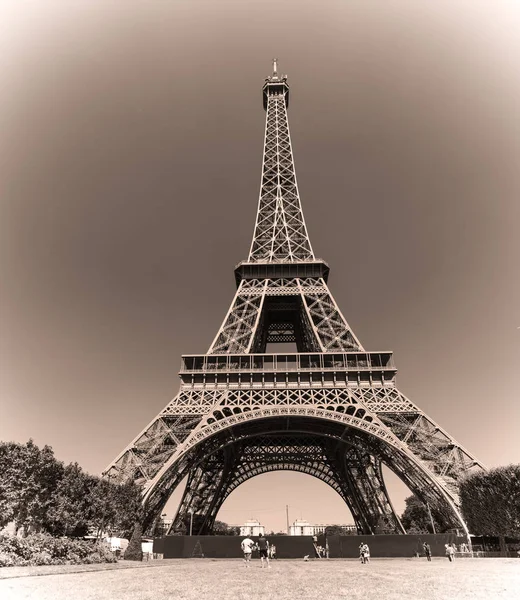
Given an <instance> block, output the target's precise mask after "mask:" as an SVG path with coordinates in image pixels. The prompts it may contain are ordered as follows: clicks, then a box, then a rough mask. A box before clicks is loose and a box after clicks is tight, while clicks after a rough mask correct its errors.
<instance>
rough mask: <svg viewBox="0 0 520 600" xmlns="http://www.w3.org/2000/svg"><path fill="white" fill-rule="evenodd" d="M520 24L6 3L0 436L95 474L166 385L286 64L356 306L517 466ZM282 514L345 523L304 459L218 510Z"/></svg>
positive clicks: (188, 1)
mask: <svg viewBox="0 0 520 600" xmlns="http://www.w3.org/2000/svg"><path fill="white" fill-rule="evenodd" d="M519 31H520V3H518V2H516V1H514V0H511V1H505V0H497V1H494V2H489V1H488V0H486V1H481V0H467V1H460V0H440V1H436V2H426V1H422V2H420V1H417V0H413V1H412V0H410V1H404V0H396V1H393V2H388V1H387V0H372V1H367V0H356V1H354V0H352V1H348V0H337V1H335V0H322V1H321V2H319V3H318V2H305V1H302V0H292V1H286V0H278V1H277V2H273V1H265V0H264V1H262V2H260V1H259V0H254V1H236V2H231V1H229V0H227V1H215V0H207V1H205V2H198V1H194V0H184V1H170V2H163V1H159V0H149V1H148V2H137V1H131V0H76V1H74V2H68V1H66V0H61V1H58V0H39V1H34V2H30V1H22V0H3V1H2V2H1V3H0V83H1V89H2V93H1V95H0V131H1V135H0V145H1V147H0V152H1V157H0V186H1V193H0V202H1V208H0V210H1V213H0V228H1V229H0V270H1V273H0V276H1V281H2V284H1V289H0V303H1V304H0V310H1V312H0V319H1V322H0V326H1V341H0V343H1V347H0V351H1V355H0V394H1V399H0V439H3V440H15V441H19V442H24V441H26V440H27V439H28V438H29V437H32V438H34V440H35V441H36V443H38V444H50V445H51V446H52V447H53V448H54V450H55V453H56V455H57V456H58V458H60V459H61V460H64V461H66V462H69V461H78V462H79V463H80V464H81V465H82V466H83V467H84V468H85V469H87V470H88V471H90V472H94V473H99V472H101V471H102V470H103V469H104V468H105V467H106V466H107V465H108V463H109V462H110V461H111V460H112V459H113V458H115V456H116V455H117V454H118V453H119V452H120V451H121V450H122V449H123V448H124V447H125V446H126V445H127V444H128V443H129V442H130V441H131V440H132V439H133V437H134V436H135V435H136V434H137V433H139V431H140V430H141V429H142V428H143V427H144V426H145V425H147V424H148V423H149V422H150V421H151V420H152V418H153V417H154V416H155V415H156V414H157V413H158V412H159V411H160V410H161V409H162V408H163V407H164V406H165V405H166V404H167V403H168V402H169V400H170V399H171V398H172V397H173V396H174V395H175V394H176V393H177V390H178V385H179V380H178V375H177V371H178V368H179V364H180V355H181V354H183V353H184V354H189V353H203V352H205V351H206V350H207V348H208V347H209V344H210V342H211V340H212V339H213V337H214V335H215V333H216V331H217V329H218V327H219V326H220V323H221V321H222V319H223V318H224V315H225V313H226V311H227V309H228V306H229V303H230V301H231V299H232V295H233V292H234V277H233V267H234V265H235V264H236V263H237V262H238V261H240V260H243V259H245V258H246V257H247V252H248V249H249V245H250V242H251V236H252V232H253V225H254V218H255V211H256V205H257V198H258V191H259V178H260V168H261V154H262V141H263V140H262V136H263V130H264V119H265V114H264V112H263V110H262V102H261V86H262V83H263V79H264V77H265V76H266V75H268V74H269V73H270V67H271V59H272V57H273V56H277V57H278V58H279V66H280V71H281V72H283V73H287V74H288V76H289V84H290V86H291V106H290V110H289V122H290V126H291V135H292V141H293V150H294V153H295V162H296V169H297V175H298V182H299V188H300V193H301V198H302V204H303V208H304V212H305V217H306V221H307V226H308V230H309V234H310V236H311V241H312V244H313V247H314V250H315V252H316V254H317V255H318V256H320V257H322V258H324V259H325V260H327V261H328V262H329V264H330V266H331V276H330V279H329V285H330V288H331V291H332V293H333V294H334V296H335V298H336V301H337V302H338V304H339V305H340V307H341V309H342V311H343V313H344V314H345V316H346V318H347V320H348V321H349V323H350V325H351V326H352V327H353V329H354V331H355V332H356V335H357V336H358V337H359V338H360V340H361V342H362V343H363V345H364V346H365V348H366V349H367V350H387V349H388V350H393V351H394V356H395V360H396V364H397V366H398V368H399V374H398V386H399V388H400V389H401V391H402V392H404V393H405V394H406V395H407V396H409V397H410V399H411V400H412V401H414V402H415V403H416V404H418V405H419V406H420V407H421V408H422V409H423V410H424V411H425V412H426V413H427V414H428V415H429V416H430V417H432V418H433V419H434V420H436V421H437V422H438V423H439V424H440V425H441V426H442V427H444V428H445V429H446V430H448V432H449V433H450V434H451V435H453V436H454V437H455V438H456V439H457V440H458V441H459V442H460V443H461V444H463V445H464V446H465V447H466V448H468V449H469V450H470V451H471V452H473V453H474V454H475V455H476V456H477V457H478V458H479V459H480V460H481V461H483V462H484V463H485V464H486V465H488V466H496V465H500V464H507V463H510V462H520V443H519V441H518V428H519V424H520V408H519V406H520V402H519V400H520V398H519V391H518V390H519V386H520V384H519V383H518V373H519V367H520V329H519V327H520V275H519V272H518V259H519V256H520V241H519V238H520V236H519V235H518V227H519V224H520V208H519V206H520V204H519V192H520V175H519V172H520V168H519V157H520V125H519V123H520V120H519V116H520V115H519V106H520V81H519V75H518V73H519V72H520V41H519V36H518V32H519ZM391 492H392V497H393V500H394V501H395V504H396V507H397V508H398V510H399V511H400V510H402V508H403V498H404V497H405V496H406V495H407V491H406V489H404V488H403V486H402V485H399V484H396V483H395V482H394V481H393V480H392V483H391ZM177 495H178V494H177ZM286 504H289V506H290V518H291V520H293V519H294V518H296V517H298V518H299V517H303V518H307V519H308V520H310V521H311V522H345V521H350V520H351V518H350V514H349V512H348V510H347V509H346V508H345V507H344V505H343V503H342V501H341V500H340V498H339V496H337V495H336V493H335V492H333V491H332V490H331V489H330V488H328V487H327V486H326V485H325V484H324V483H322V482H319V481H317V480H314V479H312V478H311V477H309V476H305V475H301V474H296V473H273V474H268V475H263V476H260V477H257V478H255V479H253V480H250V481H248V482H247V483H245V484H244V485H243V486H241V487H240V488H239V489H238V490H237V491H235V492H234V493H233V494H232V495H231V496H230V498H229V499H228V500H227V501H226V503H225V505H224V507H223V509H222V510H221V512H220V513H219V518H222V519H223V520H226V521H228V522H231V523H240V522H242V521H243V520H244V519H245V518H246V517H251V516H253V517H257V518H259V519H260V520H261V521H262V522H264V523H265V524H266V525H267V527H268V528H269V529H271V528H273V529H279V528H282V527H284V526H285V505H286ZM168 510H169V512H171V511H172V510H174V508H172V503H170V505H169V507H168Z"/></svg>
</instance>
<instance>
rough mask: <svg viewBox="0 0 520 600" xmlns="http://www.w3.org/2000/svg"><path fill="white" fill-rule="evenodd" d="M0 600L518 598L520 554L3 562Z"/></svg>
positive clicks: (487, 599) (519, 589)
mask: <svg viewBox="0 0 520 600" xmlns="http://www.w3.org/2000/svg"><path fill="white" fill-rule="evenodd" d="M0 598H1V599H2V600H25V599H27V600H29V599H30V600H101V599H103V600H104V599H107V600H108V599H122V600H202V599H204V600H205V599H208V600H209V599H211V600H232V599H233V600H235V599H239V600H250V599H255V600H256V599H257V598H258V599H260V598H261V599H262V600H271V599H274V598H276V599H277V600H292V599H295V600H296V599H299V598H304V599H311V598H312V599H313V600H317V599H319V598H324V599H327V600H329V599H330V600H333V599H335V598H348V599H349V600H357V599H363V600H376V599H377V600H403V599H404V600H408V599H410V600H412V599H413V600H417V599H420V600H469V599H471V600H481V599H482V600H503V599H504V600H519V599H520V559H459V560H457V561H455V562H454V563H453V564H452V563H449V562H448V561H447V560H446V559H444V558H442V559H441V558H438V559H434V560H433V561H432V562H430V563H428V562H427V561H426V560H425V559H373V560H372V562H371V563H370V564H369V565H361V564H359V562H357V561H354V560H340V559H337V560H330V561H325V560H323V561H312V562H303V561H301V560H280V561H274V564H273V566H272V568H271V569H269V570H267V569H260V564H259V561H258V560H255V561H253V563H252V566H251V568H249V569H245V568H244V565H243V563H242V562H241V561H239V560H222V559H220V560H212V559H184V560H182V559H179V560H164V561H155V562H151V563H128V562H124V561H123V562H121V563H118V564H117V565H85V566H80V567H74V566H70V567H34V568H21V567H15V568H4V569H0Z"/></svg>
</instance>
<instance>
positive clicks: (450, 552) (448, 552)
mask: <svg viewBox="0 0 520 600" xmlns="http://www.w3.org/2000/svg"><path fill="white" fill-rule="evenodd" d="M445 548H446V556H447V557H448V560H449V561H450V562H453V559H454V558H455V550H454V548H453V545H452V544H445Z"/></svg>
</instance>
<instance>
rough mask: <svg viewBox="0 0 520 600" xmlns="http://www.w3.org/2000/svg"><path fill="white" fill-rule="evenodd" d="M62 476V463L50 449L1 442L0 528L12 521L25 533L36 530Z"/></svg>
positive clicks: (41, 523)
mask: <svg viewBox="0 0 520 600" xmlns="http://www.w3.org/2000/svg"><path fill="white" fill-rule="evenodd" d="M62 476H63V463H61V462H59V461H58V460H56V458H55V457H54V452H53V450H52V448H51V447H50V446H44V447H43V448H42V449H41V450H40V448H38V446H36V444H34V442H33V441H32V440H29V441H28V442H27V443H26V444H16V443H14V442H1V443H0V525H6V524H7V523H9V522H11V521H14V522H15V524H16V527H17V529H18V528H20V527H23V530H24V533H25V534H27V533H28V531H29V530H30V529H31V530H33V531H40V530H41V529H42V527H43V524H44V522H45V520H46V517H47V512H48V510H49V507H50V506H51V505H52V502H53V498H54V494H55V490H56V486H57V484H58V481H59V480H60V479H61V477H62Z"/></svg>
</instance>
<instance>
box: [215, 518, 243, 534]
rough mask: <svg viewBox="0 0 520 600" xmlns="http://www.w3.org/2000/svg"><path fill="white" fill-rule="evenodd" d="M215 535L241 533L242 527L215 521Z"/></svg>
mask: <svg viewBox="0 0 520 600" xmlns="http://www.w3.org/2000/svg"><path fill="white" fill-rule="evenodd" d="M213 534H214V535H240V527H235V526H233V525H228V524H227V523H224V522H223V521H215V524H214V525H213Z"/></svg>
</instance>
